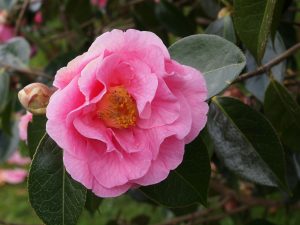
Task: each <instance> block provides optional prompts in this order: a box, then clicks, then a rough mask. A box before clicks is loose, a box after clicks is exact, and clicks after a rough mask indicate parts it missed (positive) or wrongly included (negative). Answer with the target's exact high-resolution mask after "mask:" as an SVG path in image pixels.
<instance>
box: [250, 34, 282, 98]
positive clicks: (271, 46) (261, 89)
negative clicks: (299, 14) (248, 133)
mask: <svg viewBox="0 0 300 225" xmlns="http://www.w3.org/2000/svg"><path fill="white" fill-rule="evenodd" d="M285 50H286V48H285V46H284V42H283V40H282V38H281V36H280V34H279V33H277V34H276V36H275V40H274V43H273V42H272V40H271V39H269V41H268V43H267V47H266V52H265V55H264V57H263V59H262V63H263V64H266V63H268V62H269V61H271V60H272V59H274V58H275V57H277V56H278V55H279V54H281V53H283V52H284V51H285ZM246 58H247V66H246V68H247V70H248V71H254V70H256V69H257V67H258V65H257V63H256V61H255V59H254V57H253V56H252V55H251V54H250V52H249V51H246ZM285 70H286V61H285V60H284V61H282V62H281V63H279V64H278V65H276V66H274V67H272V69H271V72H272V75H273V77H274V78H275V79H276V80H278V81H280V82H282V81H283V78H284V74H285ZM269 82H270V79H269V77H268V75H267V74H262V75H259V76H256V77H252V78H250V79H247V80H246V82H245V84H246V88H247V89H248V90H249V91H250V92H251V93H252V94H253V95H254V96H255V97H256V98H258V99H259V100H260V101H261V102H263V101H264V96H265V91H266V89H267V87H268V85H269Z"/></svg>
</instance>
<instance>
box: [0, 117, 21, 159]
mask: <svg viewBox="0 0 300 225" xmlns="http://www.w3.org/2000/svg"><path fill="white" fill-rule="evenodd" d="M18 124H19V123H18V121H13V122H11V126H12V128H11V135H8V134H7V133H6V132H4V131H3V130H0V163H1V162H4V161H5V160H6V159H8V158H9V157H10V156H11V155H12V154H13V153H14V152H15V151H16V150H17V147H18V144H19V127H18Z"/></svg>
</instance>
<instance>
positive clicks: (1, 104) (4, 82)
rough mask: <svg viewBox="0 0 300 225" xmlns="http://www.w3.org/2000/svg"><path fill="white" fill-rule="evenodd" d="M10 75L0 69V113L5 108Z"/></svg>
mask: <svg viewBox="0 0 300 225" xmlns="http://www.w3.org/2000/svg"><path fill="white" fill-rule="evenodd" d="M9 84H10V77H9V75H8V73H6V72H5V71H4V70H3V69H0V113H1V112H2V111H3V110H4V109H5V106H6V104H7V102H8V98H9Z"/></svg>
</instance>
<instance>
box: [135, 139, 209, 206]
mask: <svg viewBox="0 0 300 225" xmlns="http://www.w3.org/2000/svg"><path fill="white" fill-rule="evenodd" d="M209 179H210V160H209V156H208V152H207V149H206V147H205V145H204V143H203V142H202V140H201V139H199V138H198V139H196V140H195V141H193V142H192V143H191V144H189V145H187V146H186V150H185V155H184V159H183V162H182V163H181V164H180V166H179V167H178V168H177V169H175V170H174V171H171V173H170V174H169V176H168V178H167V179H166V180H164V181H162V182H160V183H159V184H155V185H151V186H146V187H142V188H141V189H140V190H142V192H143V193H144V194H145V195H146V196H147V197H149V198H150V199H151V200H153V201H155V202H157V203H159V204H162V205H165V206H167V207H184V206H188V205H191V204H193V203H201V204H203V205H206V204H207V192H208V185H209Z"/></svg>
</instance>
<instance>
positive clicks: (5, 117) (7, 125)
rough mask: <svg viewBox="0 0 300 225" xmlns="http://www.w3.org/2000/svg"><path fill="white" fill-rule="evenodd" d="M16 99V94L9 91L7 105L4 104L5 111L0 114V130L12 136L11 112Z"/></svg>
mask: <svg viewBox="0 0 300 225" xmlns="http://www.w3.org/2000/svg"><path fill="white" fill-rule="evenodd" d="M16 99H17V93H16V92H15V91H11V92H10V93H9V97H8V103H7V104H6V107H5V109H4V110H3V112H1V114H0V116H1V128H2V130H3V131H4V132H5V133H6V134H8V135H12V126H11V124H12V117H13V114H14V113H13V111H14V109H15V105H16Z"/></svg>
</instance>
